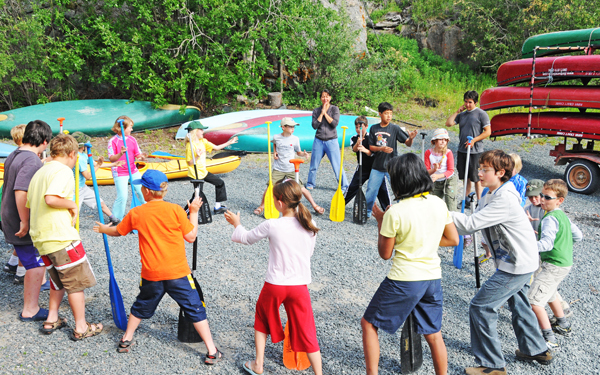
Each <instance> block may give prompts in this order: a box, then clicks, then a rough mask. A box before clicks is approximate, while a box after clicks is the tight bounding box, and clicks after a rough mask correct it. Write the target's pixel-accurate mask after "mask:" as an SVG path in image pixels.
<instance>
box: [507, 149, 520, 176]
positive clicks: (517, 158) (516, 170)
mask: <svg viewBox="0 0 600 375" xmlns="http://www.w3.org/2000/svg"><path fill="white" fill-rule="evenodd" d="M509 155H510V157H511V158H512V160H513V161H514V162H515V167H514V168H513V176H514V175H516V174H517V173H519V172H521V168H523V162H522V161H521V157H520V156H519V155H517V154H515V153H512V154H509Z"/></svg>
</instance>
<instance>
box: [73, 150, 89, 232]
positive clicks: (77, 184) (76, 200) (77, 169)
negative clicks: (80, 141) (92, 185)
mask: <svg viewBox="0 0 600 375" xmlns="http://www.w3.org/2000/svg"><path fill="white" fill-rule="evenodd" d="M92 168H93V166H92ZM75 204H76V205H77V209H79V207H80V206H79V151H77V161H76V162H75ZM75 229H77V231H78V232H79V212H78V213H77V221H75Z"/></svg>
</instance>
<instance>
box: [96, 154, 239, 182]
mask: <svg viewBox="0 0 600 375" xmlns="http://www.w3.org/2000/svg"><path fill="white" fill-rule="evenodd" d="M241 161H242V159H241V158H240V157H239V156H227V157H224V158H219V159H206V169H207V170H208V171H209V172H210V173H213V174H221V173H228V172H231V171H233V170H234V169H236V168H237V167H238V166H239V165H240V163H241ZM136 165H137V168H138V170H139V171H140V173H141V174H144V172H146V171H147V170H148V169H157V170H159V171H161V172H164V174H166V175H167V178H168V179H169V180H172V179H175V178H185V177H187V173H188V168H187V163H186V161H185V159H173V160H170V161H167V162H158V163H149V162H143V161H138V162H136ZM96 179H97V180H98V185H113V184H114V183H115V182H114V180H113V176H112V172H111V170H110V168H100V169H98V171H97V172H96ZM85 183H86V185H92V180H87V181H86V182H85Z"/></svg>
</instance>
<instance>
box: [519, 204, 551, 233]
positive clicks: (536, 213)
mask: <svg viewBox="0 0 600 375" xmlns="http://www.w3.org/2000/svg"><path fill="white" fill-rule="evenodd" d="M524 209H525V212H529V215H531V217H532V218H534V219H539V220H535V221H530V223H531V227H532V228H533V230H534V231H535V232H539V230H538V229H539V227H540V223H541V222H542V219H543V218H544V214H545V213H546V211H544V209H543V208H542V206H534V205H533V204H531V202H527V204H526V205H525V207H524Z"/></svg>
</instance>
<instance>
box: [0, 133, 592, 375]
mask: <svg viewBox="0 0 600 375" xmlns="http://www.w3.org/2000/svg"><path fill="white" fill-rule="evenodd" d="M453 138H454V139H456V138H457V137H456V136H453ZM416 143H417V144H415V146H414V147H413V148H412V151H416V152H420V142H416ZM485 148H486V149H491V148H502V149H504V150H505V151H508V152H513V151H514V152H517V153H519V154H520V155H521V157H522V158H523V160H524V167H523V170H522V172H521V174H522V175H523V176H524V177H525V178H527V179H532V178H540V179H544V180H547V179H550V178H560V177H562V174H563V172H564V166H561V167H555V166H554V165H553V159H552V158H551V157H549V156H548V151H549V150H550V149H552V148H553V147H552V146H550V145H538V144H536V145H533V147H532V144H531V143H527V142H526V141H524V140H522V139H516V138H515V139H508V140H500V141H497V142H490V141H486V145H485ZM400 149H401V151H402V152H405V151H408V149H406V148H405V147H403V146H401V147H400ZM451 149H453V150H455V149H456V141H455V142H454V144H451ZM355 160H356V159H355V158H354V157H347V158H346V161H347V163H346V165H345V169H346V171H347V174H348V177H349V178H351V177H352V173H353V171H354V168H355V167H356V165H355ZM307 174H308V165H306V164H305V165H303V166H302V167H301V178H303V179H304V180H306V176H307ZM223 178H224V180H225V182H226V186H227V191H228V194H229V201H228V206H230V208H232V209H233V210H234V211H240V212H241V214H242V223H243V224H244V225H245V226H246V227H247V228H253V227H254V226H256V225H258V224H259V223H260V222H261V220H263V219H262V218H259V217H257V216H254V215H253V214H252V210H253V209H254V208H255V207H256V206H257V205H258V203H259V201H260V198H261V194H262V192H263V190H262V189H263V188H264V187H265V183H266V181H267V178H268V170H267V163H266V158H265V157H264V156H250V157H248V158H246V159H245V160H244V161H243V163H242V165H241V166H240V167H239V168H238V169H237V170H235V171H233V172H231V173H229V174H227V175H224V176H223ZM336 188H337V183H336V181H335V180H334V177H333V173H332V170H331V168H330V166H329V165H328V162H327V161H324V162H323V164H322V165H321V169H320V170H319V175H318V186H317V188H316V189H315V190H313V196H314V198H315V200H316V202H317V203H318V204H320V205H321V206H323V207H325V208H326V210H327V212H328V211H329V204H330V203H329V202H330V201H331V198H332V196H333V194H334V192H335V189H336ZM191 190H192V188H191V184H190V183H189V182H187V181H174V182H171V183H170V185H169V192H168V194H167V200H168V201H171V202H175V203H180V204H182V203H183V202H184V200H185V199H187V198H188V196H189V195H190V193H191ZM100 192H101V195H102V197H103V198H104V199H105V200H106V201H107V202H108V203H109V206H110V205H111V204H112V202H113V201H114V197H115V189H114V187H112V186H106V187H101V190H100ZM205 192H206V195H207V197H208V200H209V201H210V202H211V203H214V189H213V188H212V186H207V187H206V188H205ZM563 207H564V210H565V212H567V214H568V215H569V217H570V218H571V219H572V220H573V221H574V222H576V223H577V224H578V225H579V227H580V228H581V230H582V231H583V234H584V240H583V242H582V243H578V244H576V245H575V265H574V267H573V270H572V272H571V273H570V274H569V276H568V277H567V279H566V280H565V281H564V282H563V283H562V286H561V294H562V295H563V296H564V298H565V299H566V300H568V301H571V302H572V307H573V310H574V312H575V315H574V316H573V318H572V322H573V331H574V332H573V334H572V335H571V337H562V336H559V337H558V339H559V342H560V344H561V345H562V348H561V350H560V352H558V353H557V358H556V361H555V362H554V363H552V364H551V365H550V366H540V365H538V364H537V363H534V364H530V363H524V362H519V361H516V359H515V355H514V351H515V349H516V348H517V343H516V339H515V336H514V333H513V330H512V326H511V323H510V313H509V311H508V309H507V308H502V309H501V311H500V319H499V322H498V330H499V332H500V336H501V339H502V343H503V350H504V354H505V357H506V360H507V361H508V370H509V373H510V374H531V373H540V374H593V373H600V364H599V362H598V360H597V359H598V343H599V342H600V333H599V332H600V331H599V330H598V329H597V328H596V327H597V325H598V323H600V301H599V297H600V295H599V292H598V290H600V282H599V281H598V269H600V260H599V259H598V250H599V248H600V245H598V243H599V240H600V230H599V227H598V224H599V223H600V217H599V216H598V212H600V192H596V193H594V194H593V195H590V196H583V195H577V194H569V196H568V198H567V200H566V203H565V204H564V206H563ZM95 217H96V214H95V212H92V211H91V210H90V209H89V208H87V207H85V208H84V209H83V211H82V216H81V236H82V238H83V243H84V247H85V248H86V250H87V251H88V254H89V257H90V260H91V263H92V265H93V267H94V270H95V272H96V276H97V279H98V285H96V286H95V287H93V288H91V289H89V290H87V291H86V297H87V298H86V303H87V306H86V310H87V317H88V320H90V321H92V322H96V321H102V322H103V323H104V325H105V332H104V333H103V334H101V335H100V336H97V337H94V338H90V339H86V340H84V341H81V342H73V341H71V340H69V338H68V329H63V330H61V331H58V332H56V333H54V334H53V335H51V336H42V335H41V334H40V333H39V332H38V329H39V324H37V323H36V324H34V323H21V322H20V321H19V320H18V319H17V316H18V314H19V312H20V308H21V305H22V287H21V286H16V285H13V283H12V277H9V276H8V275H6V274H4V275H0V291H1V295H2V306H1V307H0V327H1V328H0V358H1V359H0V373H10V374H13V373H14V374H32V373H44V372H50V373H57V374H61V373H81V372H85V373H94V374H104V373H107V374H108V373H111V374H112V373H119V372H122V373H129V374H148V373H156V374H180V373H191V372H194V373H201V374H210V373H213V374H241V373H243V371H242V370H241V367H240V364H241V363H242V362H243V361H244V360H247V359H251V358H252V356H253V354H254V334H253V322H254V306H255V303H256V299H257V298H258V294H259V292H260V289H261V287H262V284H263V280H264V275H265V271H266V267H267V255H268V243H267V241H262V242H260V243H258V244H255V245H253V246H242V245H238V244H234V243H232V242H231V241H230V237H231V233H232V227H231V226H229V225H228V224H227V223H226V221H225V218H224V217H223V216H222V215H220V216H216V217H214V222H213V223H212V224H210V225H204V226H201V227H200V231H199V265H198V268H199V272H197V276H198V279H199V281H200V284H201V285H202V287H203V290H204V295H205V298H206V302H207V305H208V307H207V309H208V319H209V322H210V326H211V330H212V332H213V335H214V338H215V341H216V343H217V345H218V347H219V348H220V349H221V350H222V351H223V352H224V353H225V355H226V360H225V361H224V362H222V363H220V364H218V365H217V366H214V367H209V366H205V365H204V364H203V359H204V353H205V348H204V345H203V344H183V343H181V342H179V341H178V340H177V319H178V313H179V308H178V306H177V304H176V303H175V302H174V301H173V300H171V299H170V298H169V297H165V298H164V299H163V301H162V303H161V304H160V305H159V308H158V309H157V311H156V314H155V315H154V317H153V318H152V319H149V320H147V321H144V322H143V323H142V325H141V326H140V328H139V330H138V332H137V334H136V337H135V340H136V343H135V346H134V347H133V351H132V353H130V354H118V353H117V352H116V351H115V348H116V342H117V341H118V340H119V338H120V336H121V333H122V332H121V331H120V330H119V329H117V328H116V327H115V325H114V323H113V321H112V316H111V311H110V300H109V295H108V279H109V277H108V272H107V265H106V257H105V253H104V247H103V242H102V238H101V236H100V235H98V234H96V233H93V232H92V230H91V227H92V225H93V221H94V218H95ZM315 220H316V222H317V225H318V226H319V227H320V228H321V232H320V233H319V235H318V239H317V245H316V250H315V254H314V256H313V258H312V271H313V282H312V284H310V285H309V289H310V291H311V297H312V301H313V309H314V313H315V320H316V324H317V335H318V337H319V342H320V345H321V351H322V354H323V364H324V371H325V373H331V374H361V373H364V360H363V353H362V341H361V330H360V318H361V317H362V314H363V313H364V310H365V308H366V306H367V304H368V303H369V301H370V299H371V297H372V295H373V294H374V292H375V290H376V289H377V287H378V285H379V283H380V282H381V281H382V280H383V279H384V277H385V276H386V274H387V272H388V271H389V268H390V262H387V261H383V260H382V259H380V258H379V256H378V254H377V250H376V244H377V226H376V223H375V221H374V220H369V222H367V224H366V225H364V226H358V225H355V224H353V223H352V213H351V208H350V205H349V207H347V209H346V220H345V221H344V222H342V223H333V222H331V221H329V219H328V215H327V214H325V215H323V216H321V217H316V218H315ZM109 244H110V248H111V255H112V260H113V264H114V267H115V269H114V271H115V275H116V279H117V281H118V283H119V286H120V289H121V293H122V295H123V299H124V303H125V308H126V310H127V311H129V308H130V306H131V304H132V303H133V301H134V300H135V297H136V295H137V291H138V283H139V273H140V261H139V252H138V246H137V236H135V235H129V236H127V237H120V238H109ZM0 246H1V247H2V249H3V251H2V257H1V258H0V261H2V263H5V262H6V261H7V259H8V256H9V252H10V251H11V249H10V247H9V246H8V245H7V244H6V243H5V242H4V240H3V238H2V236H1V235H0ZM187 249H188V257H189V260H190V261H191V254H192V250H191V249H192V246H191V244H190V245H188V246H187ZM472 254H473V253H472V248H469V249H465V257H464V263H463V269H462V270H457V269H456V268H454V267H453V266H452V250H451V249H447V248H441V249H440V255H441V258H442V268H443V278H442V284H443V287H444V318H443V319H444V320H443V327H442V333H443V336H444V339H445V342H446V345H447V347H448V358H449V373H451V374H460V373H464V370H463V369H464V367H467V366H473V365H474V363H475V362H474V359H473V356H472V354H471V352H470V335H469V320H468V303H469V301H470V300H471V298H472V297H473V296H474V294H475V293H476V289H475V280H474V274H473V261H472ZM492 272H493V268H492V262H486V263H484V265H483V266H482V269H481V275H482V281H485V280H486V279H487V278H488V277H489V276H490V275H491V274H492ZM47 296H48V294H47V293H44V294H43V295H42V297H41V299H40V301H41V306H44V307H47V303H48V301H47ZM61 314H62V315H64V316H66V317H67V318H68V319H69V321H70V323H71V326H72V322H73V318H72V315H71V313H70V310H69V308H68V305H67V303H66V300H65V301H63V304H62V307H61ZM586 327H588V328H586ZM399 341H400V340H399V332H398V334H396V335H388V334H386V333H383V332H382V333H381V335H380V342H381V362H380V373H381V374H396V373H400V342H399ZM423 348H424V363H423V367H422V368H421V369H420V370H419V371H418V374H430V373H433V366H432V363H431V357H430V352H429V349H428V347H427V345H426V343H425V342H424V340H423ZM281 352H282V344H281V343H279V344H272V343H270V342H269V343H268V345H267V351H266V365H265V371H266V373H270V374H293V373H296V372H295V371H289V370H287V369H286V368H285V367H284V366H283V363H282V353H281Z"/></svg>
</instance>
